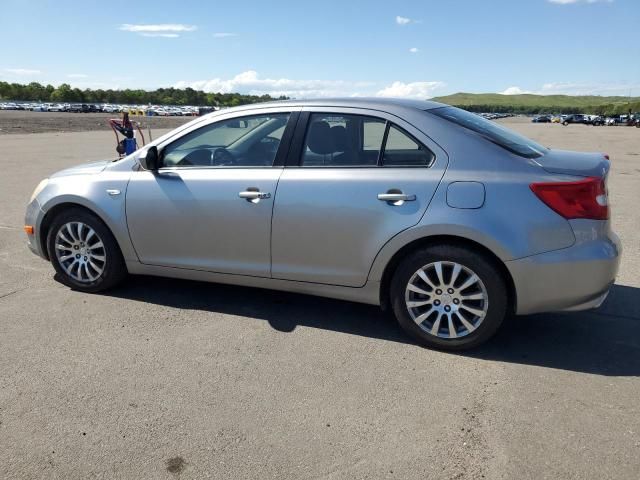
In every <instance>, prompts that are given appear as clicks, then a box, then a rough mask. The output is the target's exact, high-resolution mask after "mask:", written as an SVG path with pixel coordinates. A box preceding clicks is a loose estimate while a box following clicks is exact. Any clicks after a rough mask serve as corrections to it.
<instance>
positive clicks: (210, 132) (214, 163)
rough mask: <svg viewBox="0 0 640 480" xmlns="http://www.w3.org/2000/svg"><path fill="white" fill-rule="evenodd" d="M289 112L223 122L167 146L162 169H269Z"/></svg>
mask: <svg viewBox="0 0 640 480" xmlns="http://www.w3.org/2000/svg"><path fill="white" fill-rule="evenodd" d="M289 115H290V114H289V113H273V114H264V115H252V116H248V117H241V118H233V119H229V120H222V121H219V122H215V123H212V124H209V125H206V126H204V127H202V128H199V129H198V130H194V131H193V132H190V133H188V134H186V135H185V136H183V137H182V138H180V139H178V140H176V141H175V142H172V143H170V144H169V145H167V146H166V147H165V148H164V149H163V151H162V154H161V155H162V166H163V167H269V166H271V165H273V161H274V160H275V158H276V154H277V153H278V148H279V146H280V140H281V139H282V135H283V133H284V129H285V127H286V125H287V122H288V120H289Z"/></svg>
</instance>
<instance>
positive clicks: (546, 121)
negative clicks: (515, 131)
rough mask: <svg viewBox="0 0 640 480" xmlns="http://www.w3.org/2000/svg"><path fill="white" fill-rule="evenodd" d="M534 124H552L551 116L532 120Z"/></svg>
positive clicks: (539, 116)
mask: <svg viewBox="0 0 640 480" xmlns="http://www.w3.org/2000/svg"><path fill="white" fill-rule="evenodd" d="M531 121H532V122H533V123H551V117H550V116H549V115H538V116H537V117H533V118H532V119H531Z"/></svg>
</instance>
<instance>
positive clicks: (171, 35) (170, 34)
mask: <svg viewBox="0 0 640 480" xmlns="http://www.w3.org/2000/svg"><path fill="white" fill-rule="evenodd" d="M139 35H140V36H141V37H161V38H178V37H179V36H180V35H178V34H177V33H147V32H143V33H139Z"/></svg>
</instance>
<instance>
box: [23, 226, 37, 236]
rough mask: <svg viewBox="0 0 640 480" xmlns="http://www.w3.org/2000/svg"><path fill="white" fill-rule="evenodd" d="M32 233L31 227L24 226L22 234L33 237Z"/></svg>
mask: <svg viewBox="0 0 640 480" xmlns="http://www.w3.org/2000/svg"><path fill="white" fill-rule="evenodd" d="M34 232H35V230H34V229H33V226H31V225H25V226H24V233H26V234H27V235H33V233H34Z"/></svg>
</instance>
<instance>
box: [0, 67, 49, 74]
mask: <svg viewBox="0 0 640 480" xmlns="http://www.w3.org/2000/svg"><path fill="white" fill-rule="evenodd" d="M4 71H5V72H7V73H10V74H12V75H21V76H33V75H41V74H42V71H40V70H35V69H31V68H5V69H4Z"/></svg>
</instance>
